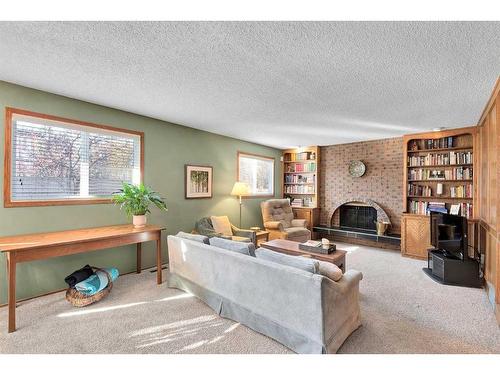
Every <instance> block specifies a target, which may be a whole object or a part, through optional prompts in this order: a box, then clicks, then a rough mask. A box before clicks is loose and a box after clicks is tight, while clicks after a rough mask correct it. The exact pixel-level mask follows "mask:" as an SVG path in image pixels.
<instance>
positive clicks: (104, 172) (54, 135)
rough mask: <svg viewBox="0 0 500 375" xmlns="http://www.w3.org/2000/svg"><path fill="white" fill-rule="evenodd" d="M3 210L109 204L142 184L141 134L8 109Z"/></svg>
mask: <svg viewBox="0 0 500 375" xmlns="http://www.w3.org/2000/svg"><path fill="white" fill-rule="evenodd" d="M5 125H6V126H5V139H6V149H5V175H6V177H7V178H6V179H5V181H4V184H5V186H4V191H5V196H4V205H5V207H13V206H36V205H57V204H84V203H90V204H91V203H108V202H110V198H111V195H112V193H114V192H116V191H118V189H120V188H121V185H122V182H130V183H139V182H140V181H141V180H142V163H143V161H142V144H143V137H144V135H143V133H141V132H135V131H130V130H125V129H117V128H111V127H108V126H102V125H95V124H89V123H84V122H81V121H75V120H68V119H63V118H59V117H54V116H48V115H42V114H38V113H33V112H28V111H23V110H18V109H13V108H7V113H6V124H5Z"/></svg>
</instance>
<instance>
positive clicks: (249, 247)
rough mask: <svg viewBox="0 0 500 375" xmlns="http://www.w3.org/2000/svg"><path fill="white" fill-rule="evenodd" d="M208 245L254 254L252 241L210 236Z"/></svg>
mask: <svg viewBox="0 0 500 375" xmlns="http://www.w3.org/2000/svg"><path fill="white" fill-rule="evenodd" d="M210 245H212V246H215V247H219V248H221V249H225V250H230V251H235V252H237V253H240V254H245V255H250V256H253V257H254V256H255V246H254V244H253V243H248V242H239V241H231V240H226V239H224V238H219V237H212V238H210Z"/></svg>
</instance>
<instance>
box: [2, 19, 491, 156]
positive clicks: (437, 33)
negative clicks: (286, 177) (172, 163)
mask: <svg viewBox="0 0 500 375" xmlns="http://www.w3.org/2000/svg"><path fill="white" fill-rule="evenodd" d="M499 73H500V23H498V22H497V23H491V22H159V23H155V22H121V23H113V22H69V23H68V22H48V23H47V22H0V80H5V81H8V82H13V83H18V84H21V85H25V86H28V87H33V88H37V89H41V90H45V91H49V92H53V93H57V94H61V95H65V96H68V97H72V98H77V99H82V100H86V101H89V102H92V103H97V104H102V105H105V106H109V107H114V108H119V109H123V110H127V111H130V112H135V113H138V114H142V115H146V116H150V117H154V118H158V119H162V120H166V121H171V122H175V123H179V124H182V125H186V126H190V127H193V128H198V129H203V130H208V131H210V132H214V133H218V134H224V135H228V136H232V137H236V138H241V139H245V140H249V141H253V142H257V143H261V144H266V145H270V146H275V147H280V148H285V147H290V146H299V145H309V144H319V145H326V144H336V143H347V142H354V141H360V140H369V139H378V138H387V137H391V136H398V135H401V134H405V133H411V132H417V131H427V130H430V129H432V128H434V127H441V126H443V127H461V126H467V125H472V124H475V123H476V122H477V120H478V118H479V116H480V114H481V111H482V110H483V107H484V105H485V104H486V101H487V99H488V96H489V94H490V91H491V90H492V88H493V85H494V82H495V80H496V78H497V76H498V74H499Z"/></svg>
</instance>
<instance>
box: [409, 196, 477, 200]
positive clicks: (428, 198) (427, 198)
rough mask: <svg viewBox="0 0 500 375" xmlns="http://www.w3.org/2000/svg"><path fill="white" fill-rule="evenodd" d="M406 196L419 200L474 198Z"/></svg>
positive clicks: (465, 198)
mask: <svg viewBox="0 0 500 375" xmlns="http://www.w3.org/2000/svg"><path fill="white" fill-rule="evenodd" d="M408 198H415V199H420V200H431V201H439V200H440V199H460V200H462V199H464V200H471V199H474V198H470V197H443V196H441V197H434V196H432V197H424V196H420V195H408Z"/></svg>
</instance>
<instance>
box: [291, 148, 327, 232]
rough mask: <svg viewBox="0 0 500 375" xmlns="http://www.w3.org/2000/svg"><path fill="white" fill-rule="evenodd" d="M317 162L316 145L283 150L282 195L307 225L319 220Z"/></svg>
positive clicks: (318, 156)
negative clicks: (288, 200)
mask: <svg viewBox="0 0 500 375" xmlns="http://www.w3.org/2000/svg"><path fill="white" fill-rule="evenodd" d="M319 163H320V148H319V147H318V146H309V147H300V148H296V149H289V150H285V151H283V197H285V198H289V199H290V204H291V205H292V209H293V211H294V214H295V217H296V218H298V219H306V220H307V221H308V223H309V225H308V227H309V229H311V230H312V226H313V225H316V224H317V223H318V222H319V209H318V204H319V199H318V194H319Z"/></svg>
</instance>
